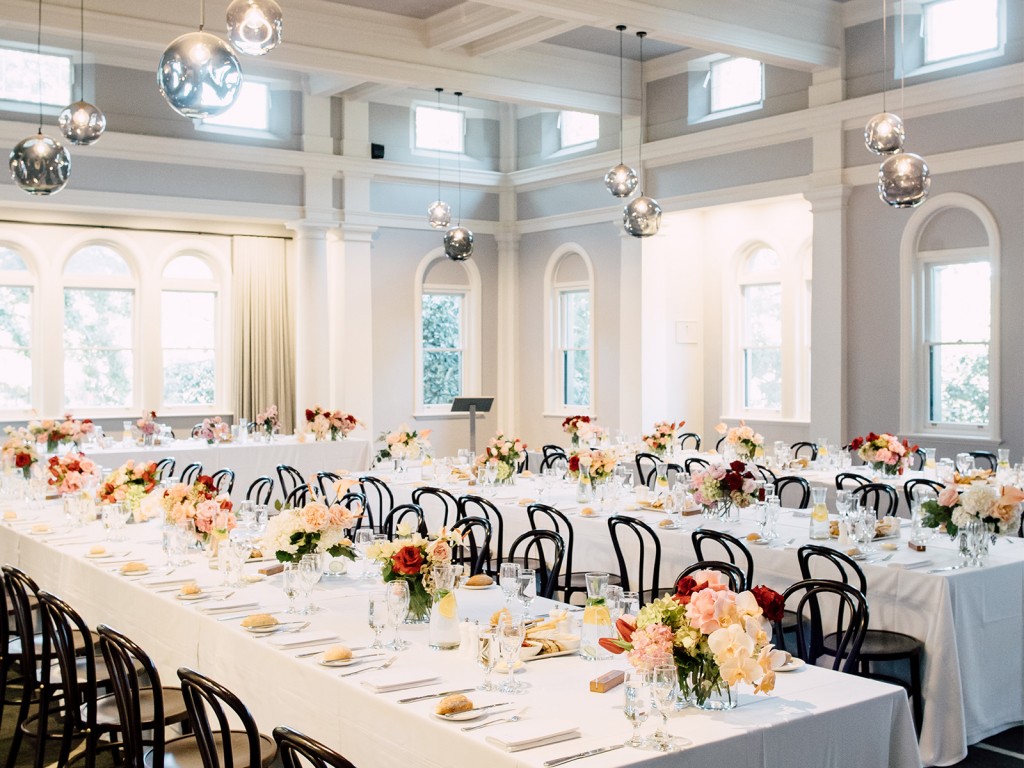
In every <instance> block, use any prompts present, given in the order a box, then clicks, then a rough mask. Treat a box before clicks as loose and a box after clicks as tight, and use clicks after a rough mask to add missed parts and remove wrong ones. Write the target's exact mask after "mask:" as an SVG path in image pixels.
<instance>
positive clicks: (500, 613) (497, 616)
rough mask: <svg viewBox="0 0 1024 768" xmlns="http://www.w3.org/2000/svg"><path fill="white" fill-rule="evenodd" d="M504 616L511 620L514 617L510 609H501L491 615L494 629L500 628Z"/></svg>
mask: <svg viewBox="0 0 1024 768" xmlns="http://www.w3.org/2000/svg"><path fill="white" fill-rule="evenodd" d="M503 615H505V616H508V617H509V618H511V617H512V612H511V611H510V610H509V609H508V608H501V609H499V610H497V611H495V612H494V613H492V614H491V626H492V627H496V626H498V622H499V621H501V617H502V616H503Z"/></svg>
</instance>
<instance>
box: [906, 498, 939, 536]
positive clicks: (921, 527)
mask: <svg viewBox="0 0 1024 768" xmlns="http://www.w3.org/2000/svg"><path fill="white" fill-rule="evenodd" d="M924 518H925V512H924V510H923V509H921V502H920V501H917V500H916V499H915V500H914V503H913V505H912V506H911V511H910V521H911V528H910V541H911V543H912V544H918V545H920V546H927V544H928V542H929V541H931V538H932V535H934V533H935V529H934V528H928V527H927V526H925V524H924Z"/></svg>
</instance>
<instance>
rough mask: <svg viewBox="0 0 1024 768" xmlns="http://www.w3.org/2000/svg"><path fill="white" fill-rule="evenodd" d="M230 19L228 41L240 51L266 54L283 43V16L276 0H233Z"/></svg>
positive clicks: (228, 17)
mask: <svg viewBox="0 0 1024 768" xmlns="http://www.w3.org/2000/svg"><path fill="white" fill-rule="evenodd" d="M227 22H228V40H229V41H231V44H232V45H233V46H234V47H235V49H236V50H237V51H239V52H240V53H244V54H247V55H249V56H263V55H264V54H267V53H270V52H271V51H272V50H274V49H275V48H277V46H279V45H280V44H281V28H282V26H283V25H284V15H283V14H282V13H281V6H279V5H278V4H277V3H275V2H274V0H233V2H232V3H231V5H229V6H228V13H227Z"/></svg>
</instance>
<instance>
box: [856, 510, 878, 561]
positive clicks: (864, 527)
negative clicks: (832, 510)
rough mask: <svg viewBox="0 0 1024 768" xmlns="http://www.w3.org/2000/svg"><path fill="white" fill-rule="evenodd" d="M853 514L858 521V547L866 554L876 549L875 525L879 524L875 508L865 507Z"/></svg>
mask: <svg viewBox="0 0 1024 768" xmlns="http://www.w3.org/2000/svg"><path fill="white" fill-rule="evenodd" d="M852 514H853V515H854V517H855V520H856V537H857V546H858V547H859V548H860V551H861V552H864V553H868V552H871V551H873V550H874V548H875V523H876V522H877V517H876V512H875V509H874V507H870V506H864V507H863V508H861V509H860V510H858V511H855V512H853V513H852Z"/></svg>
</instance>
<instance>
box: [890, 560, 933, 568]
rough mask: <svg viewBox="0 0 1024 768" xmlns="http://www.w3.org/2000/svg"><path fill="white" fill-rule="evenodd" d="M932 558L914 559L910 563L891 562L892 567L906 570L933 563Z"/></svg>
mask: <svg viewBox="0 0 1024 768" xmlns="http://www.w3.org/2000/svg"><path fill="white" fill-rule="evenodd" d="M931 564H932V561H931V560H927V559H925V560H914V561H913V562H910V563H889V567H890V568H899V569H901V570H904V571H910V570H914V569H915V568H924V567H925V566H928V565H931Z"/></svg>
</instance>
